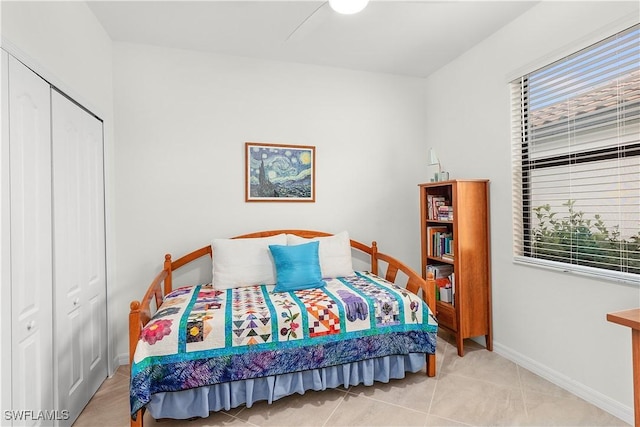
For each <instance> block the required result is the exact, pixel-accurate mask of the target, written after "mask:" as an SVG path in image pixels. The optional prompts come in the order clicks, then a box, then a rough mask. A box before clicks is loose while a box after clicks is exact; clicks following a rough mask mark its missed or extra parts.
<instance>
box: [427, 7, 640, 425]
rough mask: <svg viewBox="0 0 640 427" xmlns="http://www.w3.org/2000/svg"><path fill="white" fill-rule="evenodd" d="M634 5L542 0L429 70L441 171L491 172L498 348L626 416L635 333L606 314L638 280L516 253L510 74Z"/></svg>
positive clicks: (634, 292) (582, 39) (626, 16)
mask: <svg viewBox="0 0 640 427" xmlns="http://www.w3.org/2000/svg"><path fill="white" fill-rule="evenodd" d="M638 11H639V6H638V3H637V2H624V3H614V2H542V3H540V4H539V5H537V6H535V7H534V8H532V9H531V10H530V11H528V12H526V13H525V14H524V15H522V16H521V17H519V18H518V19H516V20H515V21H513V22H512V23H510V24H509V25H507V26H506V27H504V28H503V29H502V30H500V31H498V32H497V33H495V34H494V35H493V36H491V37H490V38H488V39H487V40H485V41H483V42H481V43H480V44H478V45H477V46H476V47H474V48H473V49H471V50H470V51H468V52H467V53H465V54H464V55H462V56H461V57H459V58H458V59H457V60H455V61H453V62H452V63H450V64H448V65H447V66H446V67H444V68H442V69H440V70H439V71H438V72H436V73H435V74H433V75H432V76H430V77H429V78H428V79H427V115H426V121H427V123H426V125H427V127H426V140H427V141H428V142H429V143H430V144H432V145H433V146H435V147H436V149H437V151H438V154H439V155H440V158H441V161H442V163H443V167H444V168H445V170H448V171H449V172H450V173H451V176H452V177H457V178H489V179H490V180H491V233H492V238H491V248H492V275H493V325H494V338H495V350H496V351H497V352H499V353H502V354H504V355H505V356H507V357H509V358H511V359H513V360H515V361H517V362H519V363H521V364H522V365H524V366H525V367H528V368H529V369H531V370H534V371H536V372H537V373H539V374H541V375H543V376H545V377H547V378H549V379H551V380H552V381H554V382H556V383H559V384H560V385H562V386H564V387H566V388H569V389H570V390H572V391H574V392H575V393H577V394H579V395H581V396H582V397H585V398H586V399H587V400H590V401H592V402H593V403H596V404H597V405H599V406H600V407H602V408H604V409H607V410H609V411H610V412H612V413H613V414H614V415H617V416H618V417H621V418H623V419H625V420H626V421H627V422H629V423H632V420H633V412H632V406H633V405H632V369H631V342H630V339H631V334H630V332H629V329H628V328H623V327H620V326H618V325H614V324H612V323H609V322H607V321H606V313H608V312H612V311H618V310H623V309H627V308H633V307H636V306H638V304H639V302H640V290H639V289H638V287H633V286H629V285H622V284H617V283H613V282H606V281H603V280H595V279H590V278H585V277H579V276H573V275H568V274H563V273H559V272H554V271H548V270H542V269H536V268H531V267H525V266H520V265H515V264H513V262H512V242H513V240H512V228H511V224H512V220H511V158H510V137H511V136H510V126H511V125H510V97H509V85H508V82H509V78H513V77H517V76H518V72H520V75H522V74H524V73H526V72H528V71H532V70H533V69H535V68H532V67H535V66H541V65H544V64H545V61H546V62H551V61H552V60H555V59H558V58H560V57H561V56H564V55H566V54H569V53H572V52H573V51H575V50H578V49H580V48H582V47H586V46H587V45H589V44H590V43H593V42H595V41H597V40H599V39H602V38H605V37H606V36H609V35H611V34H613V33H615V32H616V30H620V29H622V28H625V27H626V26H630V25H632V24H633V23H634V20H635V22H637V21H638V16H639V15H638ZM541 59H543V61H542V62H540V60H541Z"/></svg>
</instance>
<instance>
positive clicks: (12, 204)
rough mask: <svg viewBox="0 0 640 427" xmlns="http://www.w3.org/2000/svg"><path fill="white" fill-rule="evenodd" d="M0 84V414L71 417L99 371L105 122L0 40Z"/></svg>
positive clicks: (17, 421) (102, 363) (53, 419)
mask: <svg viewBox="0 0 640 427" xmlns="http://www.w3.org/2000/svg"><path fill="white" fill-rule="evenodd" d="M2 86H3V87H2V91H1V92H0V93H2V97H3V99H2V108H3V112H2V151H1V152H0V156H1V157H0V174H1V176H0V184H1V186H0V189H1V191H2V205H1V206H0V208H1V217H0V219H1V221H0V236H1V237H2V241H3V244H2V245H3V246H2V261H1V262H2V265H1V270H0V271H1V276H2V288H1V289H0V304H1V307H2V319H1V322H0V324H1V325H2V330H3V332H2V334H3V335H2V342H3V343H5V344H3V349H2V364H3V370H2V375H1V378H2V381H1V383H2V388H3V390H2V404H3V406H5V407H3V408H2V410H3V421H2V422H3V425H5V424H10V425H11V423H12V425H60V426H64V425H71V424H72V423H73V421H74V420H75V419H76V418H77V416H78V415H79V413H80V412H81V411H82V409H83V408H84V406H85V405H86V404H87V402H88V401H89V399H90V398H91V396H92V395H93V394H94V393H95V392H96V391H97V389H98V387H99V386H100V384H101V383H102V381H103V380H104V379H105V378H106V377H107V344H106V339H107V325H106V267H105V229H104V226H105V222H104V175H103V130H102V129H103V127H102V121H101V120H100V119H98V118H96V117H95V116H94V115H93V114H91V113H89V112H88V111H87V110H85V109H84V108H83V107H81V106H80V105H78V104H77V103H75V102H74V101H73V100H71V99H69V98H68V97H67V96H65V95H64V94H63V93H61V92H60V91H58V90H57V89H56V88H54V87H52V86H51V85H50V84H49V83H47V82H46V81H45V80H44V79H42V78H41V77H40V76H38V75H37V74H36V73H34V72H33V71H32V70H30V69H29V68H28V67H26V66H25V65H24V64H22V63H21V62H20V61H18V60H17V59H16V58H14V57H13V56H11V55H9V54H7V53H6V52H5V51H4V50H3V51H2ZM7 242H8V243H7ZM9 302H10V303H9ZM7 309H8V310H7ZM7 311H9V312H10V314H9V313H8V312H7ZM9 324H10V329H9ZM8 330H10V331H11V334H10V338H9V340H7V339H5V338H8V335H7V332H5V331H8ZM7 342H10V348H9V349H7V348H6V343H7ZM7 363H9V368H7V367H6V364H7ZM6 406H9V407H6ZM7 410H10V411H12V412H11V413H10V414H9V415H10V416H7V412H6V411H7ZM7 418H9V419H7Z"/></svg>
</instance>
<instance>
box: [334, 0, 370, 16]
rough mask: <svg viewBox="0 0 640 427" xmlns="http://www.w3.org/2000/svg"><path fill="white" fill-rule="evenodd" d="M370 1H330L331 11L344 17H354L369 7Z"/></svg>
mask: <svg viewBox="0 0 640 427" xmlns="http://www.w3.org/2000/svg"><path fill="white" fill-rule="evenodd" d="M367 3H369V0H329V6H331V9H333V10H335V11H336V12H338V13H342V14H343V15H353V14H354V13H358V12H360V11H361V10H362V9H364V8H365V7H367Z"/></svg>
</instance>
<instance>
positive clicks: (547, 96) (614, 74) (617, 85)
mask: <svg viewBox="0 0 640 427" xmlns="http://www.w3.org/2000/svg"><path fill="white" fill-rule="evenodd" d="M511 90H512V92H511V93H512V123H513V127H512V129H513V132H512V148H513V157H512V158H513V193H514V198H513V200H514V206H513V212H514V254H515V259H516V261H520V262H527V263H534V264H540V265H544V266H549V267H557V268H561V269H563V270H565V271H572V272H581V273H587V274H595V275H600V276H606V277H611V278H617V279H621V280H623V281H627V282H629V281H630V282H633V283H640V25H636V26H634V27H631V28H629V29H627V30H625V31H622V32H620V33H618V34H616V35H614V36H612V37H609V38H607V39H606V40H603V41H601V42H599V43H597V44H595V45H592V46H590V47H588V48H586V49H584V50H581V51H579V52H577V53H575V54H573V55H571V56H569V57H566V58H564V59H562V60H560V61H557V62H555V63H553V64H550V65H548V66H546V67H544V68H541V69H539V70H536V71H533V72H531V73H529V74H527V75H525V76H522V77H521V78H519V79H517V80H516V81H513V82H512V83H511Z"/></svg>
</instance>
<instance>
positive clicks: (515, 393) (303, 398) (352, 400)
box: [74, 333, 628, 427]
mask: <svg viewBox="0 0 640 427" xmlns="http://www.w3.org/2000/svg"><path fill="white" fill-rule="evenodd" d="M453 342H454V341H453V339H452V337H450V336H448V335H447V334H446V333H441V334H440V336H439V339H438V354H437V357H438V372H437V376H436V377H435V378H429V377H427V376H426V375H425V374H424V372H422V373H416V374H409V375H408V376H407V377H406V378H404V379H401V380H393V381H392V382H390V383H388V384H381V383H376V384H375V385H374V386H371V387H365V386H357V387H351V388H349V389H348V390H347V389H344V388H339V389H334V390H325V391H321V392H313V391H309V392H307V393H305V394H304V395H297V394H296V395H293V396H289V397H285V398H282V399H280V400H278V401H276V402H274V403H273V404H271V405H268V404H266V403H264V402H260V403H256V404H254V405H253V406H252V407H251V408H245V407H240V408H236V409H233V410H231V411H229V412H219V413H213V414H212V415H211V416H210V417H209V418H206V419H197V420H194V421H178V420H161V422H160V423H157V424H156V422H155V421H154V420H153V419H152V418H151V417H150V416H149V414H148V413H147V414H146V415H145V418H144V424H145V426H147V427H149V426H156V425H157V426H158V427H173V426H187V427H202V426H228V425H238V426H240V425H241V426H331V427H333V426H464V425H482V426H487V425H492V426H494V425H506V426H514V425H526V426H625V425H628V424H626V423H624V422H623V421H621V420H620V419H618V418H616V417H614V416H612V415H610V414H608V413H607V412H604V411H602V410H600V409H598V408H597V407H595V406H593V405H591V404H589V403H587V402H585V401H584V400H582V399H580V398H578V397H576V396H574V395H572V394H570V393H569V392H567V391H565V390H563V389H561V388H559V387H556V386H555V385H553V384H551V383H550V382H548V381H546V380H544V379H542V378H540V377H538V376H536V375H534V374H532V373H531V372H529V371H527V370H525V369H523V368H521V367H520V366H518V365H516V364H514V363H512V362H510V361H509V360H507V359H505V358H503V357H501V356H499V355H497V354H496V353H493V352H489V351H487V350H485V349H484V348H483V347H481V346H479V345H477V344H475V343H474V342H472V341H465V356H464V357H462V358H460V357H458V355H457V354H456V348H455V345H452V343H453ZM128 381H129V373H128V366H122V367H120V368H119V369H118V371H117V372H116V374H115V375H114V376H113V377H112V378H108V379H107V380H106V381H105V382H104V384H103V385H102V387H101V388H100V390H98V393H97V394H96V395H95V396H94V397H93V399H91V401H90V402H89V404H88V405H87V407H86V408H85V410H84V412H83V413H82V414H81V415H80V417H79V418H78V420H77V421H76V423H75V424H74V427H82V426H100V427H103V426H113V427H118V426H123V427H124V426H128V425H129V415H128V410H129V395H128V387H129V384H128Z"/></svg>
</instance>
